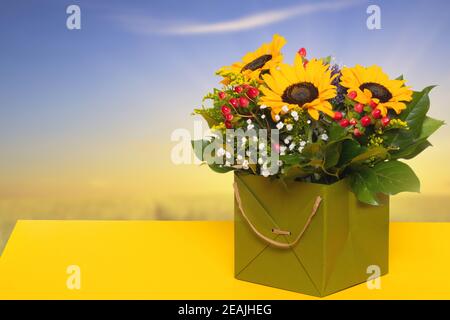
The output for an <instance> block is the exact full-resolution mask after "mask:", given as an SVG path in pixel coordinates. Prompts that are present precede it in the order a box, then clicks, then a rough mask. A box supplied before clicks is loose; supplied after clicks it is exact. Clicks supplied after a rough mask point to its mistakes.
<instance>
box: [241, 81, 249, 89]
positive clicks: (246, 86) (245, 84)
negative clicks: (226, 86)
mask: <svg viewBox="0 0 450 320" xmlns="http://www.w3.org/2000/svg"><path fill="white" fill-rule="evenodd" d="M242 88H244V90H247V89H248V88H250V85H249V84H248V83H244V84H243V85H242Z"/></svg>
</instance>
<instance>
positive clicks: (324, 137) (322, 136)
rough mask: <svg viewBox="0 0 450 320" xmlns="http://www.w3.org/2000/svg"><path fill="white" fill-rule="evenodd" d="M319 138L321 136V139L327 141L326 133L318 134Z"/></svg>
mask: <svg viewBox="0 0 450 320" xmlns="http://www.w3.org/2000/svg"><path fill="white" fill-rule="evenodd" d="M320 138H321V139H322V140H323V141H327V140H328V135H327V134H326V133H324V134H322V135H321V136H320Z"/></svg>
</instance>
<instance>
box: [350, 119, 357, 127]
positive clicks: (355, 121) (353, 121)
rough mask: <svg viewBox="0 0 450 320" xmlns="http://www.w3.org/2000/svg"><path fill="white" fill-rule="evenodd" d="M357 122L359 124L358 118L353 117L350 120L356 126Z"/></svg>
mask: <svg viewBox="0 0 450 320" xmlns="http://www.w3.org/2000/svg"><path fill="white" fill-rule="evenodd" d="M357 124H358V120H356V119H355V118H352V119H351V120H350V125H352V126H356V125H357Z"/></svg>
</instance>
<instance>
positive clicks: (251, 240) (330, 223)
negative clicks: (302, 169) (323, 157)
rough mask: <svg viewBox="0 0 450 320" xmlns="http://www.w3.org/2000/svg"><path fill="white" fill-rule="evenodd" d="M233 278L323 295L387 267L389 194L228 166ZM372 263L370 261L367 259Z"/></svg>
mask: <svg viewBox="0 0 450 320" xmlns="http://www.w3.org/2000/svg"><path fill="white" fill-rule="evenodd" d="M234 191H235V204H234V206H235V228H234V229H235V276H236V278H237V279H240V280H245V281H249V282H253V283H258V284H263V285H267V286H271V287H276V288H281V289H285V290H290V291H296V292H300V293H304V294H308V295H313V296H319V297H323V296H326V295H329V294H332V293H334V292H337V291H340V290H343V289H345V288H348V287H351V286H353V285H356V284H359V283H362V282H365V281H367V280H368V278H369V277H370V276H371V275H372V270H374V269H373V268H379V269H378V271H379V274H380V275H384V274H386V273H387V272H388V245H389V197H388V196H384V195H381V196H380V201H381V203H382V204H381V205H380V206H371V205H367V204H363V203H361V202H360V201H358V200H357V199H356V197H355V195H354V194H353V193H352V192H351V191H350V188H349V186H348V183H347V180H346V179H344V180H340V181H338V182H336V183H334V184H330V185H325V184H316V183H306V182H297V181H281V180H280V179H267V178H264V177H261V176H256V175H251V174H243V173H235V175H234ZM373 266H374V267H373Z"/></svg>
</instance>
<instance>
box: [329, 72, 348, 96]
mask: <svg viewBox="0 0 450 320" xmlns="http://www.w3.org/2000/svg"><path fill="white" fill-rule="evenodd" d="M335 74H338V76H337V77H336V78H334V79H333V81H332V82H331V84H333V85H335V86H336V97H334V98H333V99H331V103H332V104H334V105H338V104H341V103H343V102H344V100H345V93H346V91H347V90H346V89H345V88H344V87H343V86H341V85H340V82H341V70H340V69H339V66H338V65H337V64H334V65H333V66H332V67H331V75H332V76H334V75H335Z"/></svg>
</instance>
